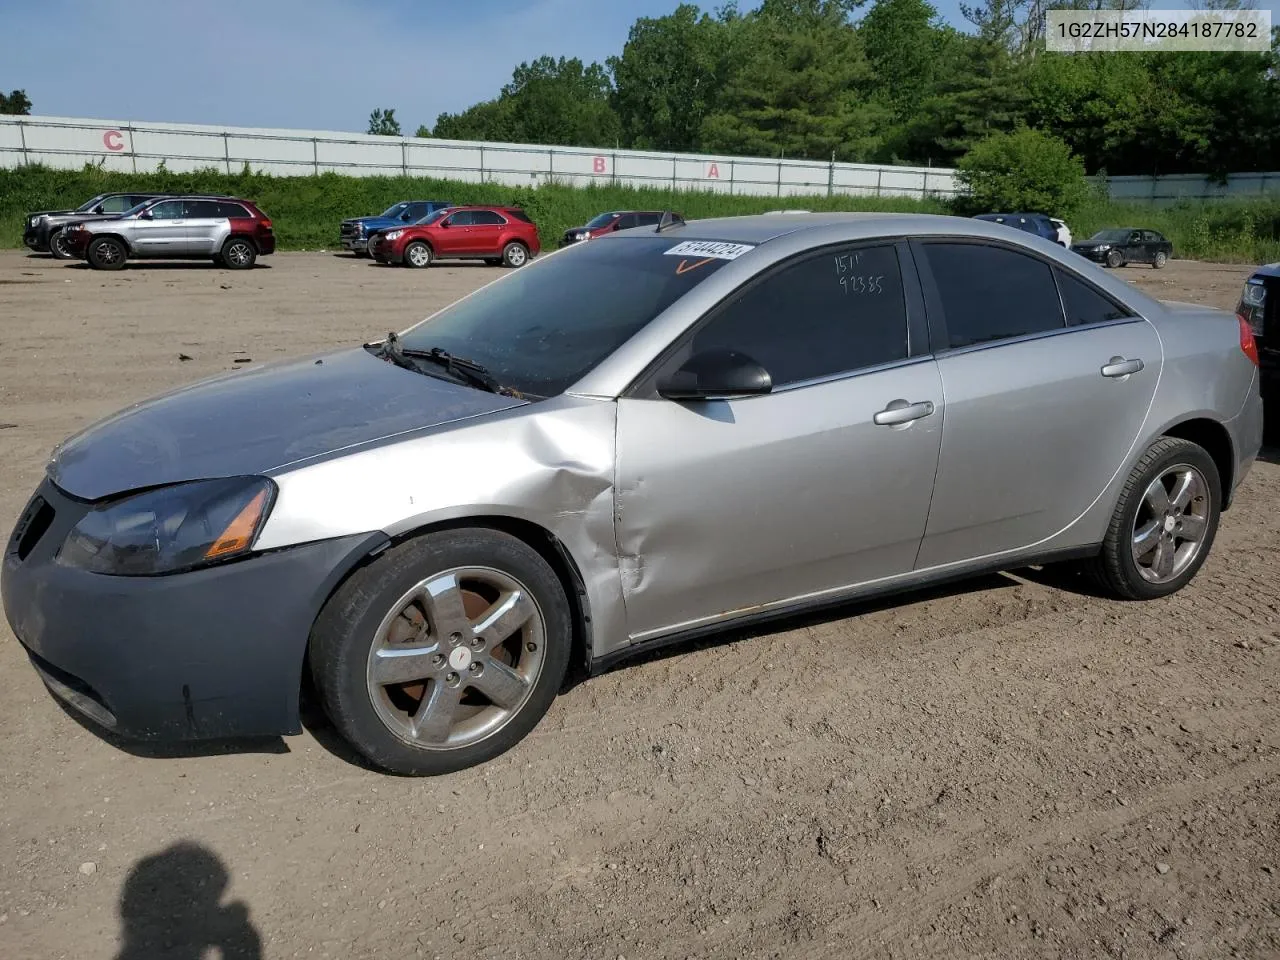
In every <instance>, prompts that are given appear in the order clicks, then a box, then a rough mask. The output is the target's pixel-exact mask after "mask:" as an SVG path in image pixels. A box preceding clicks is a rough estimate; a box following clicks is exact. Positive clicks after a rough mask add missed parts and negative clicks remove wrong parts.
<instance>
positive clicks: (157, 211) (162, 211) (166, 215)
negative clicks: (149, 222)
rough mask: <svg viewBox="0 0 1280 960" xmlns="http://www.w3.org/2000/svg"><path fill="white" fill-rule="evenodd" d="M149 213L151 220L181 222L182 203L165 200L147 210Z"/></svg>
mask: <svg viewBox="0 0 1280 960" xmlns="http://www.w3.org/2000/svg"><path fill="white" fill-rule="evenodd" d="M147 209H148V210H149V211H150V212H151V219H153V220H181V219H182V201H181V200H165V201H163V202H161V203H157V204H155V205H154V206H151V207H148V208H147Z"/></svg>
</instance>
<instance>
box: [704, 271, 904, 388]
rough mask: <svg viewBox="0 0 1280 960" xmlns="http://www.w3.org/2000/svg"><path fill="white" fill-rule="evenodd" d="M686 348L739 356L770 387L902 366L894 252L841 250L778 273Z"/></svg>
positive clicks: (717, 317)
mask: <svg viewBox="0 0 1280 960" xmlns="http://www.w3.org/2000/svg"><path fill="white" fill-rule="evenodd" d="M692 348H693V351H694V352H699V351H702V350H708V349H729V350H736V351H738V352H739V353H743V354H745V355H747V356H749V357H751V358H752V359H753V360H755V361H756V362H757V363H760V364H761V365H763V366H764V368H765V369H766V370H768V371H769V374H770V376H772V377H773V383H774V386H775V387H779V386H784V385H786V384H788V383H796V382H799V381H802V380H812V379H814V378H817V377H825V376H831V375H833V374H839V373H847V372H849V371H853V370H860V369H862V368H864V367H870V366H875V365H876V364H881V363H889V362H892V361H894V360H904V359H906V357H907V307H906V299H905V297H904V295H903V291H902V274H901V272H900V269H899V266H898V254H897V251H896V250H895V249H894V248H893V247H891V246H884V247H862V248H855V247H840V248H835V249H832V250H830V251H827V252H824V253H821V254H818V255H816V256H812V257H808V258H806V259H804V260H802V261H800V262H799V263H795V264H793V265H791V266H789V267H785V268H783V269H782V270H781V271H779V272H778V273H775V274H773V275H772V276H770V277H768V278H766V279H764V280H762V281H761V282H760V283H758V284H755V285H754V286H752V287H750V288H749V289H747V290H745V291H744V292H743V293H741V294H739V295H738V297H737V298H736V299H734V300H732V301H730V302H729V304H728V305H727V306H725V307H723V308H721V309H720V310H719V312H718V313H717V314H716V315H715V317H714V318H713V319H712V320H711V321H710V322H709V323H708V324H707V325H706V326H704V327H703V328H702V329H701V330H699V331H698V332H697V333H695V334H694V336H693V343H692Z"/></svg>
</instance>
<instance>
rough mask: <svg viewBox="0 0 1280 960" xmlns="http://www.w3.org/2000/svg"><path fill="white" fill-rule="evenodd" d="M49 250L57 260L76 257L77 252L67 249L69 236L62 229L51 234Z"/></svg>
mask: <svg viewBox="0 0 1280 960" xmlns="http://www.w3.org/2000/svg"><path fill="white" fill-rule="evenodd" d="M49 252H50V253H51V254H53V258H54V259H55V260H74V259H75V254H73V253H72V252H71V251H70V250H68V249H67V238H66V236H65V235H64V234H63V232H62V231H61V230H55V231H54V232H53V233H51V234H49Z"/></svg>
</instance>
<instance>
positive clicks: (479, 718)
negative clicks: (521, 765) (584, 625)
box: [311, 529, 572, 776]
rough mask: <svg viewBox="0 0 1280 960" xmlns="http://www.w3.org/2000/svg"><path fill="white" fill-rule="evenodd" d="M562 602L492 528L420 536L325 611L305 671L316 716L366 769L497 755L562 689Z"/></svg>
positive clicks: (526, 554) (567, 628) (566, 647)
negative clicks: (316, 696)
mask: <svg viewBox="0 0 1280 960" xmlns="http://www.w3.org/2000/svg"><path fill="white" fill-rule="evenodd" d="M571 635H572V620H571V616H570V612H569V604H568V601H567V599H566V597H565V594H564V590H563V588H562V587H561V585H560V580H559V578H558V577H557V576H556V573H555V571H554V570H553V569H552V568H551V567H550V566H549V565H548V563H547V562H546V561H545V560H544V559H543V558H542V557H541V556H540V555H539V554H538V553H537V551H535V550H534V549H533V548H532V547H530V546H529V545H528V544H526V543H524V542H523V541H522V540H519V539H517V538H515V537H512V536H510V535H508V534H505V533H500V532H498V531H496V530H487V529H463V530H448V531H441V532H438V533H432V534H427V535H426V536H423V537H419V538H417V539H415V540H410V541H408V542H406V543H403V544H400V545H399V546H397V547H393V548H392V549H390V550H388V551H387V552H386V553H384V554H382V556H380V557H379V558H378V559H376V560H375V561H373V562H372V563H370V564H369V565H368V566H366V567H363V568H362V569H360V570H359V571H357V572H356V573H355V574H353V575H352V576H351V578H350V579H348V580H347V581H346V582H345V583H344V584H343V585H342V586H341V587H339V588H338V590H337V592H336V593H335V594H334V595H333V597H332V598H331V599H330V600H329V602H328V603H327V604H326V605H325V607H324V609H323V610H322V611H321V613H320V616H319V617H318V618H317V620H316V626H315V629H314V630H313V632H312V637H311V664H312V670H313V674H314V677H315V681H316V687H317V689H318V690H319V692H320V696H321V700H322V702H323V704H324V707H325V711H326V713H327V714H328V716H329V718H330V719H331V720H332V721H333V723H334V725H335V726H336V727H337V728H338V730H339V731H340V732H341V734H342V735H343V737H345V738H346V739H347V741H348V742H349V743H350V744H351V745H352V746H353V747H355V749H356V750H358V751H359V752H360V753H361V754H362V755H363V756H364V757H365V758H366V759H368V760H369V761H370V762H371V763H374V764H376V765H377V766H379V767H382V768H384V769H387V770H391V771H394V772H397V773H404V774H411V775H415V776H424V775H434V774H441V773H449V772H451V771H454V770H460V769H462V768H464V767H470V766H474V765H476V764H479V763H483V762H485V761H487V760H490V759H492V758H493V757H496V756H498V755H499V754H501V753H504V752H506V751H507V750H509V749H510V748H511V747H513V746H515V744H516V743H518V742H519V741H520V740H521V739H523V738H524V737H525V736H526V735H527V734H528V733H529V731H530V730H532V729H533V728H534V726H535V725H536V724H537V723H538V721H539V720H540V719H541V718H542V716H543V715H544V714H545V713H546V711H547V709H548V708H549V707H550V706H551V702H552V700H554V699H555V695H556V692H557V691H558V690H559V687H560V684H561V683H562V682H563V680H564V675H565V671H566V669H567V666H568V662H569V652H570V647H571Z"/></svg>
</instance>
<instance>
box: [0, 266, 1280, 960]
mask: <svg viewBox="0 0 1280 960" xmlns="http://www.w3.org/2000/svg"><path fill="white" fill-rule="evenodd" d="M265 263H266V264H267V266H265V267H263V268H261V269H257V270H254V271H253V272H251V273H248V274H243V273H231V272H225V271H222V270H218V269H214V268H211V267H206V266H205V265H203V264H196V265H187V264H178V265H151V266H145V265H143V266H135V267H132V268H131V269H127V270H125V271H124V272H122V273H116V274H104V273H97V272H93V271H90V270H87V269H85V268H83V267H82V266H80V265H66V264H62V263H58V262H54V261H51V260H48V259H42V258H34V257H28V256H26V255H25V254H22V253H17V252H4V253H3V254H0V527H3V529H4V535H6V536H7V531H8V529H9V528H10V525H11V524H12V522H13V520H14V519H15V518H16V516H17V512H18V510H19V509H20V508H21V507H22V505H23V504H24V503H25V500H26V498H27V496H28V495H29V494H30V492H31V491H32V489H33V488H34V487H35V485H36V483H37V481H38V479H39V477H40V473H41V470H42V467H43V463H44V460H45V457H46V456H47V454H48V453H49V450H50V448H51V447H52V446H53V445H54V444H55V443H56V442H58V441H59V440H60V439H62V438H63V437H64V436H65V435H67V434H68V433H70V432H72V431H74V430H76V429H77V428H79V427H80V426H82V425H83V424H85V423H86V422H87V421H90V420H93V419H96V418H97V417H99V416H102V415H105V414H107V413H109V412H111V411H113V410H115V409H117V408H119V407H121V406H123V405H125V404H126V403H128V402H130V401H133V400H137V399H140V398H142V397H145V396H147V395H149V394H152V393H155V392H157V391H160V390H162V389H165V388H168V387H170V386H172V385H177V384H181V383H184V382H187V381H191V380H194V379H196V378H198V377H202V376H205V375H209V374H213V373H217V372H220V371H223V370H227V369H230V368H232V366H233V361H234V360H235V359H237V358H241V357H250V358H252V359H253V361H255V362H257V361H263V360H271V359H274V358H277V357H281V356H285V355H289V354H298V353H305V352H309V351H312V350H316V349H323V348H328V347H336V346H341V345H346V344H355V343H359V342H361V341H363V340H367V339H370V338H373V337H376V336H378V335H381V334H385V333H386V331H388V330H390V329H401V328H403V327H405V326H407V325H409V324H410V323H411V322H413V321H415V320H417V319H419V318H420V317H422V316H424V315H425V314H427V313H428V312H430V311H431V310H432V309H434V308H435V307H436V306H437V305H440V304H443V303H445V302H447V301H449V300H451V299H453V298H455V297H457V296H459V295H461V294H462V293H464V292H466V291H468V290H470V289H473V288H474V287H475V286H476V285H477V284H480V283H483V282H486V281H489V280H491V279H493V278H495V277H496V276H497V275H498V272H497V271H496V270H494V269H493V268H486V267H471V266H456V267H443V268H441V267H438V268H433V269H431V270H426V271H409V270H398V269H387V268H380V267H375V266H373V265H371V264H369V263H368V262H367V261H360V260H354V259H351V258H347V257H339V256H335V255H332V254H282V255H277V256H274V257H271V258H267V260H266V261H265ZM1247 271H1248V268H1247V267H1243V266H1220V265H1201V264H1192V263H1185V262H1175V263H1173V264H1171V265H1170V266H1169V268H1168V269H1166V270H1164V271H1160V272H1157V271H1154V270H1151V269H1149V268H1144V267H1133V268H1128V269H1126V270H1125V271H1124V275H1125V276H1126V277H1128V278H1130V279H1132V280H1134V281H1135V282H1137V283H1139V284H1140V285H1142V286H1143V287H1144V288H1145V289H1147V290H1151V291H1154V292H1155V294H1156V295H1157V296H1161V297H1165V298H1171V299H1183V300H1193V301H1201V302H1206V303H1210V304H1213V305H1216V306H1221V307H1227V308H1230V307H1232V306H1233V305H1234V302H1235V299H1236V296H1237V294H1238V291H1239V289H1240V284H1241V282H1242V280H1243V278H1244V277H1245V275H1246V274H1247ZM180 354H185V355H187V356H189V357H190V358H191V359H190V360H181V359H180V358H179V355H180ZM1278 544H1280V454H1278V453H1277V452H1276V451H1275V450H1270V451H1268V452H1266V454H1265V460H1264V461H1263V462H1259V463H1258V464H1257V466H1256V467H1255V468H1254V470H1253V472H1252V474H1251V475H1250V476H1249V478H1248V480H1247V482H1246V483H1245V485H1244V488H1243V489H1242V491H1241V492H1240V496H1239V500H1238V503H1237V505H1236V506H1235V507H1234V509H1232V510H1231V511H1229V512H1228V513H1227V514H1226V515H1225V516H1224V518H1223V524H1222V527H1221V531H1220V533H1219V535H1218V540H1217V543H1216V545H1215V548H1214V551H1213V553H1212V556H1211V557H1210V559H1209V561H1208V563H1207V565H1206V566H1205V568H1204V569H1203V571H1202V572H1201V574H1200V575H1199V577H1198V578H1197V579H1196V580H1195V582H1194V583H1192V584H1191V586H1190V587H1188V588H1187V589H1186V590H1184V591H1183V592H1181V593H1180V594H1178V595H1177V596H1175V597H1173V598H1170V599H1168V600H1165V601H1161V602H1156V603H1147V604H1125V603H1116V602H1111V601H1105V600H1100V599H1096V598H1095V597H1093V596H1091V595H1089V594H1088V593H1087V592H1085V591H1084V590H1083V589H1082V588H1081V586H1080V585H1079V584H1077V583H1075V582H1072V581H1067V580H1064V579H1062V577H1061V575H1055V574H1050V573H1048V572H1040V571H1019V572H1017V573H1016V574H1014V575H1001V576H992V577H988V578H986V579H983V580H979V581H975V582H972V583H968V584H963V585H960V586H956V587H952V588H948V589H946V590H941V591H934V592H931V593H927V594H915V595H912V596H908V597H906V598H901V599H898V600H895V601H893V602H887V603H879V604H875V605H870V606H868V605H863V606H861V607H857V608H852V609H848V610H845V611H841V612H840V613H837V614H833V615H829V616H827V617H823V618H821V619H809V620H805V621H798V622H789V623H786V624H784V625H783V626H782V627H781V628H779V629H777V630H776V632H763V631H762V632H756V633H754V634H751V635H746V636H743V635H738V636H735V637H732V638H728V639H725V640H723V641H721V642H717V643H702V644H699V645H696V646H687V647H682V648H679V649H677V650H675V651H672V652H670V653H668V654H666V655H665V656H661V657H655V658H651V659H649V660H647V661H645V662H641V663H637V664H632V665H629V666H624V667H621V668H619V669H617V670H615V671H613V672H611V673H608V674H606V675H604V676H601V677H598V678H596V679H592V680H588V681H586V682H583V683H580V684H578V685H576V686H574V687H573V688H572V689H571V690H569V691H568V692H567V693H566V694H564V695H563V696H561V697H560V698H559V699H558V700H557V701H556V703H555V704H554V705H553V707H552V709H551V712H550V713H549V714H548V716H547V717H546V719H545V720H544V721H543V722H542V724H541V725H540V726H539V728H538V729H537V730H536V731H535V732H534V733H533V735H532V736H531V737H530V738H529V739H528V740H526V741H525V742H524V743H523V744H522V745H521V746H519V747H517V748H516V749H515V750H514V751H512V752H511V753H508V754H507V755H505V756H503V757H501V758H499V759H498V760H496V761H494V762H492V763H490V764H488V765H487V766H484V767H480V768H477V769H472V770H469V771H465V772H463V773H460V774H456V775H453V776H450V777H446V778H439V779H431V780H414V779H404V778H393V777H389V776H384V775H380V774H377V773H373V772H369V771H367V770H365V769H363V768H362V767H360V766H359V765H357V764H355V763H353V762H352V761H351V759H350V758H349V756H348V755H347V754H346V753H345V751H343V750H342V749H341V747H340V746H339V745H338V744H337V743H336V738H335V737H334V735H333V733H332V731H331V730H329V729H327V728H326V727H325V726H324V724H323V723H322V722H321V721H318V720H314V719H313V720H312V721H311V723H310V725H309V730H308V732H307V733H306V734H304V735H303V736H300V737H296V738H289V739H288V740H286V741H280V740H275V741H267V742H253V743H247V744H244V743H241V744H218V745H214V746H212V747H209V748H200V749H175V750H170V751H164V750H143V749H140V748H137V747H128V746H122V745H118V744H110V743H107V742H105V741H104V740H103V739H101V738H99V737H98V736H96V735H94V734H93V733H91V732H88V731H87V730H86V729H84V728H82V727H81V726H80V725H79V724H78V723H77V722H75V721H74V720H73V719H71V717H70V716H69V715H68V714H66V713H65V712H64V711H62V710H61V709H60V708H59V707H58V706H57V705H56V704H55V702H54V701H53V700H52V699H51V698H50V696H49V695H48V694H47V693H46V692H45V690H44V688H43V686H42V685H41V683H40V682H39V680H38V679H37V678H36V675H35V673H34V672H33V671H32V670H31V669H30V667H29V666H28V664H27V662H26V660H25V657H24V656H23V655H22V652H21V649H20V647H19V645H18V644H17V642H16V641H15V640H14V639H13V637H12V635H11V634H10V633H9V631H8V629H7V627H5V626H3V625H2V624H0V731H3V732H2V733H0V737H3V740H2V743H3V747H2V748H0V957H4V958H11V960H29V958H63V957H66V958H77V960H82V958H83V960H98V958H103V960H105V958H110V957H113V956H116V955H117V953H118V952H119V953H120V956H121V957H124V956H127V957H129V958H141V957H161V956H173V957H183V958H195V957H197V956H202V955H207V956H213V955H215V954H213V953H209V954H202V953H201V950H200V948H201V947H203V946H206V945H208V946H211V947H212V946H221V947H222V948H223V950H224V953H223V954H222V956H225V957H227V958H230V957H256V956H259V955H261V956H265V957H271V958H283V957H304V956H305V957H317V958H319V957H333V958H344V960H346V958H365V957H368V958H373V957H377V958H389V957H394V958H401V957H428V958H430V957H442V958H461V957H466V958H470V957H477V958H503V960H516V958H522V960H529V958H547V960H576V958H583V960H600V958H603V960H617V958H623V957H625V958H628V960H639V958H664V960H665V958H672V960H684V958H695V957H696V958H711V957H716V958H738V957H752V958H755V957H760V958H777V957H788V958H790V957H805V958H809V957H826V956H830V957H903V958H905V957H948V958H951V957H960V956H964V957H969V956H975V957H992V958H1001V960H1008V958H1020V957H1055V958H1094V957H1130V958H1142V957H1159V958H1166V957H1168V958H1214V960H1216V958H1222V957H1229V956H1230V957H1236V956H1239V957H1249V958H1261V957H1274V956H1280V917H1278V916H1277V911H1278V909H1280V907H1278V905H1280V896H1278V894H1280V837H1278V834H1277V828H1278V827H1280V804H1278V803H1277V787H1280V749H1278V748H1280V726H1278V724H1277V721H1280V693H1277V686H1276V677H1277V665H1278V662H1280V620H1278V618H1280V556H1277V553H1276V547H1277V545H1278ZM125 894H127V895H125ZM258 942H260V944H261V947H260V950H261V953H260V954H259V953H257V952H255V949H256V947H255V943H258ZM165 944H169V945H170V946H172V947H173V950H174V952H172V953H170V952H167V950H166V949H165V948H164V945H165ZM121 951H123V952H121Z"/></svg>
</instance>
